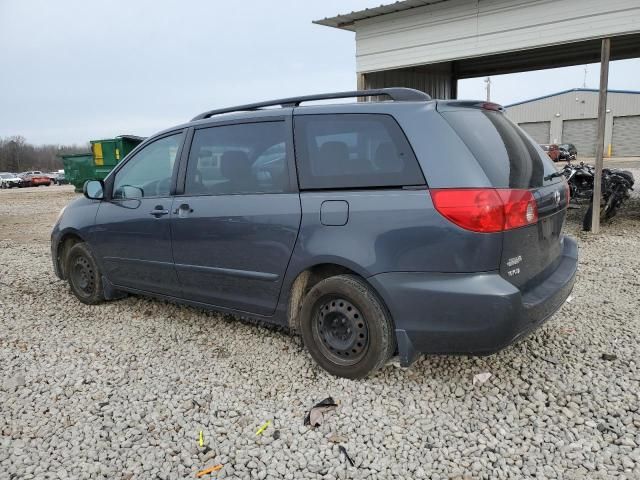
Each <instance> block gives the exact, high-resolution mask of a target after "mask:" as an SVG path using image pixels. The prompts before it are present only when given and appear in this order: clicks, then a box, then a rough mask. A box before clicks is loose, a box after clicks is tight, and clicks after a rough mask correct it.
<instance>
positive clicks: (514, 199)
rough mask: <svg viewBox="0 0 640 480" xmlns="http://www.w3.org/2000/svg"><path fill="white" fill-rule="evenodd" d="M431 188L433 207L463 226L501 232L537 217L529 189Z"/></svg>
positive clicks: (483, 230) (534, 219) (526, 223)
mask: <svg viewBox="0 0 640 480" xmlns="http://www.w3.org/2000/svg"><path fill="white" fill-rule="evenodd" d="M430 192H431V198H432V199H433V204H434V206H435V207H436V210H438V212H440V214H441V215H443V216H444V217H445V218H447V219H449V220H450V221H452V222H453V223H455V224H456V225H458V226H460V227H462V228H464V229H466V230H472V231H474V232H483V233H491V232H502V231H504V230H510V229H512V228H518V227H523V226H525V225H531V224H533V223H536V222H537V221H538V207H537V205H536V201H535V199H534V198H533V194H532V193H531V192H530V191H529V190H514V189H508V188H464V189H433V190H430Z"/></svg>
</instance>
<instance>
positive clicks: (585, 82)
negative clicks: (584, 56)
mask: <svg viewBox="0 0 640 480" xmlns="http://www.w3.org/2000/svg"><path fill="white" fill-rule="evenodd" d="M582 88H587V66H586V65H585V66H584V80H583V81H582Z"/></svg>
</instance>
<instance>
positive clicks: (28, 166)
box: [0, 135, 91, 172]
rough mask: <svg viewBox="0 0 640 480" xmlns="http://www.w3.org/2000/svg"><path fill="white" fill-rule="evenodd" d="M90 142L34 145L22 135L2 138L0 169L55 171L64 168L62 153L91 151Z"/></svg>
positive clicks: (12, 170) (8, 170)
mask: <svg viewBox="0 0 640 480" xmlns="http://www.w3.org/2000/svg"><path fill="white" fill-rule="evenodd" d="M90 151H91V150H90V147H89V144H87V145H85V146H82V145H37V146H36V145H32V144H30V143H27V141H26V139H25V138H24V137H22V136H20V135H15V136H12V137H6V138H0V171H2V172H5V171H6V172H22V171H27V170H42V171H54V170H58V169H60V168H62V159H61V158H60V155H66V154H72V153H87V152H90Z"/></svg>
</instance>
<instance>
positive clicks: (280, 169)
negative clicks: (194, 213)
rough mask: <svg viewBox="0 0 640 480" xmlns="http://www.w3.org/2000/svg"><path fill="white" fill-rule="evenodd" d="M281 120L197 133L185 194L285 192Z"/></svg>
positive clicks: (283, 145)
mask: <svg viewBox="0 0 640 480" xmlns="http://www.w3.org/2000/svg"><path fill="white" fill-rule="evenodd" d="M286 139H287V132H286V127H285V123H284V122H283V121H274V122H258V123H243V124H237V125H225V126H220V127H211V128H202V129H199V130H196V132H195V134H194V137H193V142H192V144H191V150H190V153H189V163H188V165H187V179H186V185H185V193H186V194H187V195H229V194H238V193H281V192H284V191H287V190H288V186H289V172H288V168H287V149H286Z"/></svg>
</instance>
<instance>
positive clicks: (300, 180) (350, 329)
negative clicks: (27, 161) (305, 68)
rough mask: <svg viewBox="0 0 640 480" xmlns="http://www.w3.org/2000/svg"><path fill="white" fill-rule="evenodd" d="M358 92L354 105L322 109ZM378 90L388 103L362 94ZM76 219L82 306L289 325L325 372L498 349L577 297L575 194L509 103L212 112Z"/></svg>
mask: <svg viewBox="0 0 640 480" xmlns="http://www.w3.org/2000/svg"><path fill="white" fill-rule="evenodd" d="M347 97H358V98H360V99H361V100H365V101H359V102H354V103H338V104H326V103H325V104H317V103H316V104H307V105H305V106H301V104H302V103H305V102H312V101H314V100H327V99H333V98H347ZM368 99H377V100H378V101H366V100H368ZM84 193H85V195H84V196H83V197H81V198H78V199H76V200H74V201H73V202H71V203H70V204H69V205H68V206H67V207H66V208H65V209H64V210H63V211H62V212H61V214H60V217H59V219H58V221H57V222H56V224H55V226H54V228H53V232H52V236H51V250H52V258H53V265H54V269H55V272H56V274H57V276H58V277H60V278H61V279H67V280H68V281H69V284H70V286H71V290H72V291H73V293H74V294H75V295H76V296H77V297H78V299H79V300H80V301H82V302H84V303H88V304H96V303H99V302H102V301H104V300H109V299H115V298H119V297H121V296H123V295H124V294H126V293H133V294H143V295H151V296H155V297H159V298H163V299H168V300H172V301H177V302H183V303H187V304H190V305H193V306H197V307H203V308H210V309H215V310H219V311H223V312H230V313H234V314H238V315H241V316H244V317H251V318H254V319H259V320H262V321H266V322H272V323H274V324H278V325H282V326H287V327H289V328H290V330H291V331H293V332H297V333H299V334H301V336H302V338H303V341H304V343H305V345H306V347H307V348H308V350H309V352H310V354H311V356H312V357H313V358H314V359H315V360H316V361H317V362H318V363H319V364H320V365H321V366H322V367H323V368H324V369H326V370H327V371H329V372H331V373H332V374H334V375H339V376H343V377H348V378H359V377H363V376H366V375H367V374H369V373H370V372H372V371H375V370H376V369H378V368H380V367H381V366H382V365H384V363H385V362H386V361H387V360H388V359H389V358H390V357H391V356H393V355H394V354H397V355H398V356H399V358H400V361H401V364H402V365H404V366H408V365H410V364H411V363H412V362H413V361H414V360H415V358H416V356H417V355H418V354H419V353H470V354H488V353H492V352H495V351H497V350H499V349H501V348H503V347H505V346H507V345H509V344H510V343H512V342H514V341H515V340H516V339H518V338H520V337H522V336H523V335H525V334H526V333H527V332H530V331H531V330H533V329H535V328H536V327H538V326H539V325H541V324H542V322H544V321H545V320H546V319H547V318H549V317H550V316H551V315H552V314H553V313H554V312H555V311H556V310H557V309H558V308H559V307H560V306H561V305H562V303H563V302H564V301H565V299H566V297H567V296H568V295H569V293H570V291H571V289H572V287H573V283H574V278H575V273H576V267H577V246H576V242H575V241H574V240H572V239H570V238H568V237H566V236H564V235H562V233H561V232H562V227H563V223H564V220H565V215H566V208H567V204H568V202H569V194H568V188H567V184H566V182H565V181H564V179H563V177H562V176H559V175H558V174H557V173H556V170H555V169H554V167H553V164H552V162H551V161H550V160H549V158H548V157H547V155H546V154H545V153H544V152H543V151H542V150H541V148H540V147H539V146H538V145H536V144H535V142H533V141H532V139H531V138H530V137H529V136H528V135H527V134H526V133H525V132H524V131H522V130H521V129H520V128H518V127H517V126H516V125H515V124H513V123H512V122H511V121H509V120H508V119H507V118H506V116H505V115H504V113H503V109H502V107H500V106H499V105H496V104H493V103H487V102H470V101H456V100H432V99H431V98H430V97H429V96H428V95H426V94H424V93H422V92H419V91H416V90H411V89H404V88H391V89H380V90H366V91H357V92H342V93H335V94H324V95H316V96H307V97H296V98H288V99H282V100H275V101H272V102H263V103H257V104H250V105H242V106H239V107H233V108H228V109H222V110H212V111H209V112H205V113H203V114H201V115H198V116H197V117H196V118H194V119H193V120H192V121H191V122H189V123H186V124H184V125H180V126H177V127H174V128H171V129H168V130H165V131H163V132H161V133H158V134H157V135H154V136H152V137H150V138H148V139H147V140H146V141H144V142H143V143H142V144H140V145H139V146H138V147H137V148H136V149H135V150H134V151H132V152H131V153H130V154H129V155H128V156H127V158H125V159H124V160H123V161H122V162H121V163H120V164H119V165H118V166H117V167H116V168H115V169H114V170H113V171H112V172H111V173H110V175H109V176H108V177H107V178H106V179H105V180H104V181H90V182H87V183H86V184H85V188H84Z"/></svg>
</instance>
